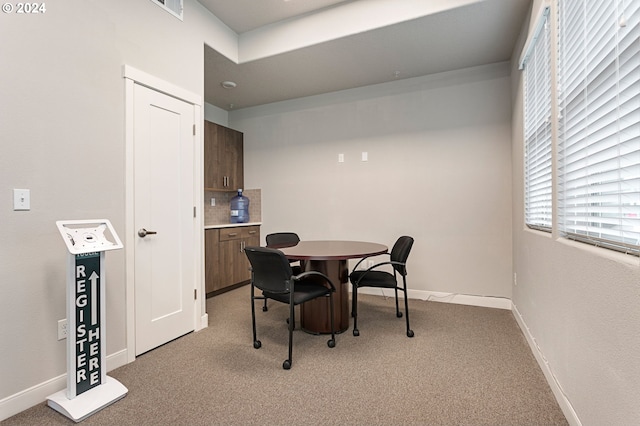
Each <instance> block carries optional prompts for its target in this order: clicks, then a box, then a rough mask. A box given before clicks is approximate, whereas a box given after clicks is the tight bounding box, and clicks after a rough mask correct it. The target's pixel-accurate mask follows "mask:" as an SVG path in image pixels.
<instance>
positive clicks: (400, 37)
mask: <svg viewBox="0 0 640 426" xmlns="http://www.w3.org/2000/svg"><path fill="white" fill-rule="evenodd" d="M198 1H199V2H200V3H201V4H202V5H203V6H205V7H206V8H207V9H209V10H210V11H211V12H212V13H213V14H214V15H215V16H216V17H217V18H218V19H220V20H221V21H222V22H223V23H225V24H226V25H227V26H228V27H229V28H230V29H231V30H233V31H234V32H235V33H236V34H239V35H240V36H242V35H243V34H244V33H248V32H251V31H253V32H256V31H260V29H262V28H269V26H272V24H275V23H282V22H292V21H295V20H296V19H300V18H304V17H309V16H312V15H313V14H316V13H322V12H327V11H332V9H333V11H336V10H337V11H339V10H338V9H339V8H344V7H345V6H349V5H350V4H351V6H353V5H354V3H359V5H358V6H364V3H363V2H366V1H370V0H347V1H345V0H260V1H256V0H198ZM394 1H399V0H394ZM403 1H404V0H403ZM431 1H433V0H431ZM531 1H532V0H483V1H475V2H468V4H466V5H463V6H459V7H456V8H452V9H445V10H442V11H439V12H437V13H431V14H428V15H426V16H422V17H418V18H413V19H409V20H405V21H402V22H400V23H395V24H391V25H385V26H381V27H379V28H374V29H370V30H367V31H361V32H357V33H355V34H353V35H346V36H343V37H339V38H336V39H333V40H328V41H323V42H320V43H317V44H313V45H310V46H308V47H302V48H297V49H294V50H291V51H287V52H284V53H277V54H274V55H272V56H267V57H264V58H262V59H256V60H251V61H248V62H245V63H239V64H238V63H235V62H234V61H232V60H230V59H228V58H227V57H225V56H224V55H222V54H220V53H218V52H217V51H216V50H214V49H212V48H210V47H209V46H205V49H204V50H205V51H204V55H205V58H204V64H205V96H204V97H205V102H207V103H209V104H212V105H215V106H217V107H219V108H222V109H224V110H228V111H229V110H236V109H241V108H247V107H251V106H257V105H263V104H268V103H272V102H278V101H283V100H289V99H295V98H300V97H305V96H311V95H317V94H322V93H329V92H334V91H339V90H345V89H351V88H356V87H362V86H368V85H372V84H379V83H385V82H388V81H393V80H397V79H406V78H412V77H419V76H424V75H430V74H435V73H440V72H445V71H451V70H456V69H462V68H468V67H474V66H479V65H486V64H490V63H495V62H502V61H507V60H509V59H510V58H511V55H512V53H513V49H514V46H515V43H516V40H517V38H518V36H519V33H520V29H521V28H522V25H523V23H524V22H525V19H526V18H527V16H528V13H529V9H530V7H531ZM222 81H233V82H235V83H236V84H237V87H236V88H234V89H225V88H223V87H222V86H221V82H222Z"/></svg>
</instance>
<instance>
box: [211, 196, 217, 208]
mask: <svg viewBox="0 0 640 426" xmlns="http://www.w3.org/2000/svg"><path fill="white" fill-rule="evenodd" d="M215 206H216V199H215V198H211V207H215Z"/></svg>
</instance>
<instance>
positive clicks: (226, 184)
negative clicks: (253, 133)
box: [204, 121, 244, 191]
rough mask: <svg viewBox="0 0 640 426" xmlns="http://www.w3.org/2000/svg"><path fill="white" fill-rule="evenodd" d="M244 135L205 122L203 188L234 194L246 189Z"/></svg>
mask: <svg viewBox="0 0 640 426" xmlns="http://www.w3.org/2000/svg"><path fill="white" fill-rule="evenodd" d="M243 143H244V137H243V134H242V132H238V131H237V130H233V129H230V128H228V127H224V126H220V125H218V124H215V123H212V122H210V121H205V122H204V187H205V188H207V189H216V190H222V191H235V190H237V189H238V188H243V185H244V164H243V161H244V159H243V154H244V147H243Z"/></svg>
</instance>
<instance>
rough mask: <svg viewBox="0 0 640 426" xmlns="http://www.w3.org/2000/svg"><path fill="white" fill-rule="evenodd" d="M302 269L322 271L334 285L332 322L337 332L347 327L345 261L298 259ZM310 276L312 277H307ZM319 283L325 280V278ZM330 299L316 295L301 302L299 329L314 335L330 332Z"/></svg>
mask: <svg viewBox="0 0 640 426" xmlns="http://www.w3.org/2000/svg"><path fill="white" fill-rule="evenodd" d="M300 263H301V266H302V269H303V270H304V271H318V272H322V273H323V274H325V275H326V276H328V277H329V279H331V281H332V282H333V285H334V286H335V287H336V292H335V293H334V294H333V309H334V310H333V323H334V327H335V332H336V333H342V332H343V331H345V330H347V329H348V328H349V318H350V315H351V314H350V309H349V307H350V306H349V287H348V286H349V269H348V267H347V261H346V260H306V261H301V262H300ZM310 278H312V277H310ZM318 282H321V283H323V284H324V283H326V281H324V280H319V281H318ZM329 312H330V306H329V298H323V297H320V298H317V299H314V300H310V301H309V302H306V303H303V304H302V305H300V317H301V319H300V324H301V326H302V329H303V330H305V331H307V332H309V333H314V334H329V333H331V322H330V320H329Z"/></svg>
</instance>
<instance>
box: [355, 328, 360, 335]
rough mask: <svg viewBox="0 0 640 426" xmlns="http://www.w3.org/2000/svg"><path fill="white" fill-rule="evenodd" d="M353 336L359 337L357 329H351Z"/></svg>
mask: <svg viewBox="0 0 640 426" xmlns="http://www.w3.org/2000/svg"><path fill="white" fill-rule="evenodd" d="M353 335H354V336H359V335H360V331H359V330H358V329H357V328H354V329H353Z"/></svg>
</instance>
